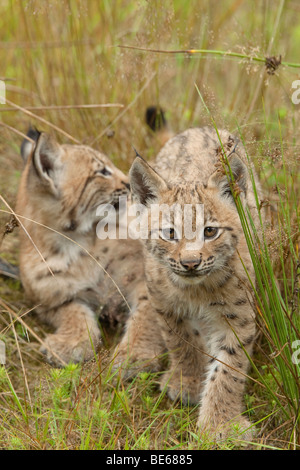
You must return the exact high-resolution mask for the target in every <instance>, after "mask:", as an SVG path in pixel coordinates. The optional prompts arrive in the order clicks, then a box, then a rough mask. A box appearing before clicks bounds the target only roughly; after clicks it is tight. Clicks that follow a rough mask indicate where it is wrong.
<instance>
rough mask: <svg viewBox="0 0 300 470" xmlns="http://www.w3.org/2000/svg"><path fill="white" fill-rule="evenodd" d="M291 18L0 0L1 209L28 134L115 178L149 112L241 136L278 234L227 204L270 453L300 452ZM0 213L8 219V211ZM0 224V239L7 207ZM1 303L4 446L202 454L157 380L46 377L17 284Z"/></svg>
mask: <svg viewBox="0 0 300 470" xmlns="http://www.w3.org/2000/svg"><path fill="white" fill-rule="evenodd" d="M299 12H300V10H299V6H298V4H297V2H292V1H290V2H286V1H284V0H275V1H274V2H268V1H264V0H259V1H257V2H242V1H240V0H225V1H222V2H220V1H219V0H203V1H201V2H199V1H198V0H190V1H189V2H182V1H180V0H174V1H172V0H167V1H165V2H163V4H162V2H159V1H158V0H153V1H151V2H146V1H145V2H143V1H142V2H139V3H137V2H133V1H132V0H125V1H124V0H114V1H110V0H103V1H101V2H99V1H97V0H89V1H88V2H86V1H83V0H82V1H81V0H79V1H75V0H60V1H58V0H51V1H49V2H39V1H37V0H31V1H22V0H17V1H15V0H4V1H2V2H1V4H0V13H1V14H0V60H1V77H0V78H5V79H6V81H5V83H6V94H7V99H8V102H7V103H6V105H5V106H4V105H0V164H1V171H0V190H1V194H2V196H3V199H4V200H5V201H7V202H8V204H9V205H10V206H11V207H14V200H15V195H16V190H17V186H18V182H19V178H20V172H21V170H22V162H21V160H20V159H19V156H18V153H19V146H20V143H21V140H22V134H23V133H24V132H26V130H27V127H28V125H29V123H31V124H34V125H36V126H37V127H38V128H42V129H43V130H45V131H50V132H53V133H54V134H55V135H56V137H57V138H58V139H59V140H60V141H63V142H67V141H68V142H71V143H72V142H75V141H78V142H82V143H86V144H91V145H93V146H94V147H96V148H101V149H102V150H103V151H104V152H106V153H107V154H108V155H109V156H110V157H111V158H112V159H113V161H114V162H115V163H116V164H117V165H118V166H119V167H120V168H122V169H123V170H127V169H128V168H129V166H130V164H131V162H132V161H133V159H134V152H133V151H132V145H134V147H135V148H137V149H138V150H140V149H141V151H143V155H145V156H146V157H149V158H152V157H153V156H154V155H155V154H156V153H157V151H158V150H159V146H160V143H159V141H156V140H155V136H153V135H151V133H150V131H148V130H147V129H146V127H145V125H144V112H145V109H146V107H147V106H148V105H152V104H158V105H160V106H162V107H163V108H164V109H165V110H166V113H167V118H168V120H169V124H170V126H171V128H172V129H173V130H174V131H175V132H176V131H181V130H184V129H185V128H187V127H189V126H196V125H206V124H209V125H211V116H213V117H214V123H215V125H216V126H217V127H218V128H221V127H226V128H228V129H229V130H230V131H232V132H235V133H237V134H238V135H239V136H240V138H241V139H242V140H243V142H244V144H245V147H246V149H247V151H248V154H249V158H250V159H251V160H252V161H253V162H254V163H255V167H256V169H257V171H258V173H259V174H260V178H261V180H262V183H263V186H264V188H265V189H266V191H267V193H268V196H267V199H268V201H269V202H270V204H271V206H275V207H276V212H273V213H272V214H273V215H272V217H273V225H272V226H268V227H266V226H263V227H262V232H263V234H264V236H263V237H262V239H259V240H257V239H256V238H255V237H254V235H253V230H252V227H251V219H249V217H248V215H247V214H244V213H243V211H242V208H241V207H240V205H239V203H238V201H237V205H238V209H239V211H240V216H241V220H242V221H243V228H244V231H245V234H246V238H247V242H248V246H249V249H250V252H251V255H252V260H253V263H254V266H255V271H256V277H257V286H253V292H254V299H255V303H256V307H257V321H258V326H259V331H260V334H259V337H258V341H257V345H256V350H255V354H254V356H253V359H252V361H253V362H252V371H251V377H252V381H249V383H248V388H247V395H246V404H247V413H248V414H249V415H250V418H251V420H252V421H253V422H258V423H259V424H258V425H257V428H258V429H260V434H259V435H258V437H257V440H256V444H255V445H256V446H258V447H261V446H262V447H265V448H272V447H279V448H299V444H300V443H299V409H298V408H299V364H296V363H295V359H297V357H298V356H297V355H294V356H293V353H295V352H296V351H297V347H293V345H295V341H297V340H299V277H300V275H299V225H300V224H299V222H300V220H299V219H300V216H299V202H298V198H299V197H298V194H299V187H300V180H299V133H300V131H299V129H300V125H299V124H300V123H299V120H300V118H299V116H300V113H299V109H300V108H299V106H300V105H294V104H293V103H292V101H291V94H292V91H293V90H292V88H291V87H292V83H293V81H294V80H296V79H298V78H299V70H298V69H297V67H291V65H296V66H298V65H299V64H298V62H299V59H298V44H299V39H300V28H299V24H298V19H297V15H298V14H299ZM120 46H133V47H134V48H144V49H147V51H142V50H136V49H129V48H127V47H120ZM149 50H164V51H175V50H180V51H190V50H193V51H201V53H200V52H198V53H196V52H193V53H183V54H174V53H168V54H161V53H156V52H151V51H149ZM213 51H214V53H212V52H213ZM280 55H281V56H282V63H281V65H280V64H278V67H277V69H276V70H274V71H273V72H274V74H270V73H268V72H270V69H267V67H266V65H265V58H266V57H272V56H274V57H276V58H279V56H280ZM195 83H196V84H197V87H198V91H199V92H200V94H201V96H202V97H203V100H201V99H200V96H199V93H198V91H197V88H196V87H195ZM203 103H205V104H207V107H208V108H209V109H210V115H209V114H208V113H207V109H206V108H205V106H203ZM103 104H111V105H114V106H110V107H100V105H103ZM119 105H122V107H121V106H119ZM54 126H55V127H54ZM0 209H1V210H2V209H3V211H5V210H7V208H6V206H4V204H2V206H1V208H0ZM0 221H1V223H2V225H3V231H4V227H5V223H6V222H7V215H4V212H2V215H1V216H0ZM17 254H18V238H17V233H16V232H14V233H12V234H10V235H5V237H4V240H3V242H2V245H1V253H0V255H1V256H2V257H5V258H6V259H7V260H9V261H10V262H17ZM0 295H1V298H2V299H3V300H2V301H1V310H0V337H1V339H3V340H4V341H5V343H6V351H7V365H6V367H5V368H4V367H1V368H0V402H1V409H0V419H1V426H0V447H4V448H26V449H28V448H33V449H42V448H49V449H56V448H59V449H61V448H82V449H87V448H93V449H94V448H95V449H96V448H97V449H118V448H126V449H130V448H134V449H140V448H143V449H146V448H157V449H159V448H166V449H172V448H174V449H182V448H197V449H206V448H212V447H213V443H211V442H209V441H207V440H205V439H204V438H203V436H201V435H199V433H198V431H197V429H196V425H195V424H196V419H197V409H189V408H182V407H181V405H178V404H172V403H170V402H169V400H167V399H166V397H165V396H164V394H160V393H159V392H158V391H157V388H156V381H157V377H155V376H151V375H147V374H144V375H141V376H140V377H137V378H136V379H135V380H134V381H133V383H131V384H128V385H125V384H123V383H122V381H121V380H120V379H119V378H118V376H116V375H114V374H113V373H112V371H111V363H110V360H109V359H108V358H107V357H106V356H105V355H104V357H103V354H104V353H103V351H102V352H101V355H100V356H99V357H95V361H94V362H92V363H91V364H87V365H84V366H76V367H74V366H69V367H68V368H66V369H65V370H61V371H59V370H56V369H54V370H52V369H50V368H48V366H45V364H44V363H43V361H42V358H41V356H40V355H39V352H38V350H37V347H36V346H35V344H36V339H37V338H43V337H44V334H45V332H44V328H45V327H43V326H42V325H40V324H39V323H38V322H36V320H35V319H34V317H31V316H30V315H29V310H30V309H29V308H28V306H27V305H26V302H25V299H24V296H23V292H22V289H21V286H20V284H19V282H18V281H14V280H9V281H4V280H3V281H2V280H1V284H0ZM18 316H20V318H19V320H18ZM104 334H105V335H106V339H107V343H108V344H109V345H110V344H111V339H110V337H109V333H108V332H106V331H105V330H104ZM241 439H242V437H241ZM234 445H236V444H234V443H233V442H230V441H227V442H224V443H223V444H220V445H219V447H222V446H223V448H233V447H234ZM241 445H246V444H242V443H241Z"/></svg>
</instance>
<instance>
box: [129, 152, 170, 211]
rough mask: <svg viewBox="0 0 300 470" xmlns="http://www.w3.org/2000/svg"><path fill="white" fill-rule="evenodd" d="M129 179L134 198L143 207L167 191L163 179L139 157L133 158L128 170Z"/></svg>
mask: <svg viewBox="0 0 300 470" xmlns="http://www.w3.org/2000/svg"><path fill="white" fill-rule="evenodd" d="M129 179H130V187H131V191H132V194H133V196H134V198H135V199H136V200H137V201H138V202H139V203H140V204H143V205H145V206H148V205H149V204H151V202H153V201H154V200H155V199H157V198H158V197H159V195H160V194H161V192H163V191H166V190H167V189H168V186H167V184H166V182H165V181H164V180H163V178H162V177H161V176H159V174H158V173H156V171H155V170H154V169H153V168H151V166H150V165H149V164H148V163H147V162H146V161H145V160H144V159H143V158H141V157H140V156H137V157H136V158H135V160H134V162H133V164H132V166H131V168H130V171H129Z"/></svg>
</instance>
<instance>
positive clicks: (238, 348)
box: [118, 128, 261, 435]
mask: <svg viewBox="0 0 300 470" xmlns="http://www.w3.org/2000/svg"><path fill="white" fill-rule="evenodd" d="M219 137H220V139H221V142H222V145H221V144H220V140H219ZM219 137H218V136H217V133H216V132H215V130H213V129H210V128H203V129H189V130H187V131H185V132H183V133H182V134H180V135H178V136H176V137H174V138H172V139H171V140H170V141H169V142H167V144H166V145H165V146H164V147H163V149H162V150H161V152H160V153H159V155H158V156H157V159H156V165H155V168H152V167H150V166H149V165H148V163H146V162H145V161H144V160H143V159H142V158H139V157H137V158H136V160H135V161H134V163H133V165H132V168H131V171H130V184H131V188H132V192H133V195H134V197H135V199H136V200H137V201H138V202H142V203H143V204H145V205H146V206H147V207H148V212H147V213H146V216H145V217H149V220H150V219H151V213H150V209H151V205H152V204H153V203H159V204H168V205H170V206H172V204H175V203H177V204H178V203H179V204H180V206H181V207H183V206H184V205H185V204H191V205H192V207H195V205H196V204H199V203H202V204H204V224H203V227H202V229H203V230H204V228H206V227H210V228H217V232H216V233H217V235H216V236H214V237H212V238H209V237H207V238H206V239H204V244H203V246H202V247H201V248H199V249H198V248H197V249H195V250H190V249H187V244H188V240H186V239H185V238H184V237H182V238H178V239H177V240H166V239H165V238H164V237H163V236H161V235H160V237H159V238H158V239H150V240H149V239H148V240H146V241H145V257H146V261H145V271H146V277H147V286H148V300H145V303H146V305H144V307H143V308H142V309H141V310H137V311H136V312H135V314H134V315H133V317H132V318H131V319H130V320H129V322H128V325H127V331H126V334H125V336H124V338H123V339H122V342H121V345H120V347H119V348H118V354H119V356H118V357H119V363H121V362H122V361H121V360H120V358H123V361H124V360H125V358H127V360H128V362H129V364H130V365H131V369H130V368H128V370H127V371H126V370H125V372H124V374H125V375H127V376H128V375H130V371H131V370H136V369H135V368H134V367H140V365H141V363H142V364H145V363H147V364H148V365H149V367H151V360H152V361H153V362H152V364H154V369H155V370H157V369H159V367H160V365H159V361H158V358H159V357H160V356H161V355H163V354H164V353H165V352H166V351H167V352H168V368H167V370H166V372H165V373H164V374H163V376H162V380H161V389H162V390H163V389H164V388H166V389H167V392H168V395H169V397H170V398H171V399H177V398H179V397H180V398H181V399H182V400H183V401H184V402H191V403H200V404H201V406H200V413H199V419H198V424H199V426H200V428H201V429H202V430H204V429H209V430H211V431H212V432H213V433H215V435H221V434H222V433H224V432H225V433H226V432H227V430H228V429H229V425H228V423H229V422H235V423H238V424H239V425H241V427H242V428H247V427H249V426H250V423H249V422H248V421H247V419H246V418H245V417H244V416H242V412H243V405H242V402H243V393H244V385H245V378H246V374H247V368H248V359H247V355H250V354H251V351H252V347H253V342H254V339H255V320H254V312H253V308H252V305H251V298H252V297H251V289H250V283H249V277H250V279H252V281H254V270H253V266H252V264H251V259H250V255H249V252H248V248H247V244H246V241H245V237H244V234H243V230H242V227H241V222H240V218H239V215H238V212H237V209H236V205H235V201H234V197H233V193H234V192H235V193H236V194H237V193H239V195H240V199H241V202H242V204H243V206H244V208H246V207H247V208H248V209H249V210H250V212H251V214H252V217H253V220H254V222H255V224H256V226H257V229H258V230H259V226H260V225H259V217H258V213H257V210H256V201H255V197H254V194H253V190H252V183H251V180H250V171H249V170H250V169H249V167H248V163H247V158H246V155H245V151H244V148H243V146H242V145H241V144H240V143H238V141H237V140H236V139H235V137H234V136H232V135H230V134H229V133H228V132H227V131H219ZM224 152H225V153H226V155H227V157H228V160H229V164H230V168H231V172H232V177H233V181H232V183H229V180H230V178H229V176H228V175H226V166H225V167H224V166H223V164H224ZM227 170H228V168H227ZM252 170H253V169H252ZM253 174H254V178H255V180H256V187H257V191H258V193H259V194H260V191H261V190H260V186H259V182H258V181H257V177H256V176H255V173H253ZM173 223H174V220H172V219H171V221H170V226H171V227H173V228H174V225H173ZM162 228H163V227H162V226H160V229H162ZM209 232H210V231H209ZM241 260H242V261H243V263H242V262H241ZM244 266H245V267H246V269H247V272H248V274H246V272H245V268H244ZM248 276H249V277H248ZM128 351H129V356H128Z"/></svg>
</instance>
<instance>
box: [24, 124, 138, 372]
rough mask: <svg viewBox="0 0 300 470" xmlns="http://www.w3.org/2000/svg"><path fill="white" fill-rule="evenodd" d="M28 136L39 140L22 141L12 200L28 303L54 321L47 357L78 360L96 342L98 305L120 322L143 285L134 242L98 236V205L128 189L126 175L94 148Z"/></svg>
mask: <svg viewBox="0 0 300 470" xmlns="http://www.w3.org/2000/svg"><path fill="white" fill-rule="evenodd" d="M31 137H33V138H34V139H35V140H36V147H35V150H34V151H33V148H32V147H30V146H28V144H26V145H24V144H23V146H22V150H23V152H22V153H23V157H24V159H25V167H24V171H23V175H22V179H21V183H20V188H19V192H18V200H17V207H16V213H17V214H18V216H19V220H20V222H21V224H22V225H23V228H22V227H21V229H20V272H21V280H22V284H23V286H24V289H25V292H26V295H27V297H28V302H29V303H30V304H31V305H32V306H35V307H36V308H35V311H36V312H37V313H38V315H39V317H40V318H41V319H42V320H44V321H46V322H48V323H49V324H50V325H52V326H53V327H54V328H55V332H54V334H51V335H48V336H47V337H46V338H45V340H44V343H43V346H42V351H43V352H44V353H45V355H46V358H47V359H48V360H49V361H50V362H52V363H55V364H64V363H67V362H69V361H73V362H74V361H75V362H76V361H80V360H82V359H89V358H90V357H92V356H93V348H96V347H97V345H98V344H99V343H100V342H101V338H100V330H99V327H98V324H97V317H96V315H95V313H97V312H98V313H99V311H100V306H101V305H102V306H103V305H105V304H107V305H109V306H110V308H109V310H108V311H107V309H104V311H103V314H104V312H106V314H108V315H109V316H110V317H112V318H113V319H116V320H122V321H124V318H125V317H127V315H128V307H127V305H126V302H128V303H129V304H130V306H131V307H132V308H134V306H135V304H136V299H135V295H138V292H139V289H141V291H142V292H143V289H144V290H145V286H144V280H143V279H144V278H143V262H142V256H141V247H140V245H139V242H138V241H132V240H120V241H118V240H99V239H98V238H97V236H96V223H97V220H98V219H97V217H96V208H97V206H98V205H99V204H101V203H110V204H114V203H115V202H116V201H117V199H118V197H119V196H120V195H124V194H127V193H128V177H127V176H125V175H124V174H123V173H122V172H121V171H120V170H118V169H117V168H116V167H115V166H114V165H113V164H112V162H111V161H110V160H109V158H108V157H106V156H105V155H103V154H102V153H100V152H98V151H96V150H94V149H92V148H89V147H86V146H80V145H59V144H58V143H57V142H56V141H55V140H54V139H53V138H52V137H50V136H48V135H47V134H41V135H39V133H38V132H37V131H36V132H33V133H31ZM43 258H44V259H43ZM121 258H122V260H123V261H122V264H120V263H119V260H120V259H121ZM103 268H104V269H105V270H106V271H107V274H106V273H105V272H104V269H103ZM133 272H134V274H135V276H134V278H133V277H132V276H131V275H132V273H133ZM120 292H121V293H122V295H123V296H125V299H126V302H124V299H123V298H122V295H121V294H120ZM135 293H137V294H135ZM124 305H125V307H124ZM112 308H114V311H112ZM124 311H125V312H126V314H125V315H124V314H122V312H124ZM107 312H108V313H107ZM119 312H121V313H119ZM100 317H101V315H100ZM92 344H93V345H92Z"/></svg>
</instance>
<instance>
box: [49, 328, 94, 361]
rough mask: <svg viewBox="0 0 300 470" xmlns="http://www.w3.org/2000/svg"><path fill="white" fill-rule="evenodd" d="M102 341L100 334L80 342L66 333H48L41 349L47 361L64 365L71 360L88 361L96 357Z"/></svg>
mask: <svg viewBox="0 0 300 470" xmlns="http://www.w3.org/2000/svg"><path fill="white" fill-rule="evenodd" d="M100 343H101V340H100V334H99V336H95V335H94V337H93V338H88V339H86V340H84V341H80V342H78V343H76V342H74V341H73V340H72V338H71V339H70V338H66V336H65V335H60V334H53V335H48V336H47V337H46V339H45V341H44V343H43V345H42V347H41V349H40V351H41V352H42V353H43V354H44V356H45V358H46V360H47V362H49V363H50V364H52V365H55V366H60V367H63V366H65V365H66V364H68V363H69V362H73V363H77V362H82V361H88V360H89V359H91V358H92V357H94V353H95V351H96V350H97V348H98V347H99V345H100Z"/></svg>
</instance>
